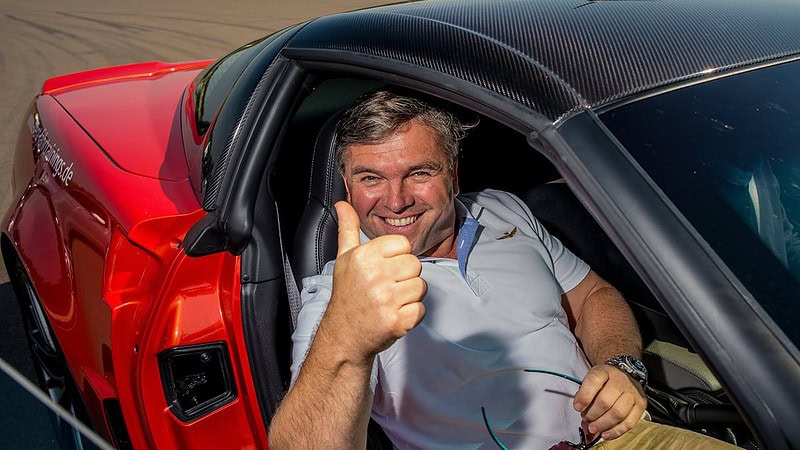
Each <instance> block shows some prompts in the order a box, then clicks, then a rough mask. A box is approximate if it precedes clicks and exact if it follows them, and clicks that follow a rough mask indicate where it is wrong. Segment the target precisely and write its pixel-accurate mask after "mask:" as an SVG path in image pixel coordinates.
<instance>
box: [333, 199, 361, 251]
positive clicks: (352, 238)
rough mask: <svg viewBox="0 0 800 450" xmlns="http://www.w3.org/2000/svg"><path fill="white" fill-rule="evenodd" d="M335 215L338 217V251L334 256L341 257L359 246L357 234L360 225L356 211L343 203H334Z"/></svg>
mask: <svg viewBox="0 0 800 450" xmlns="http://www.w3.org/2000/svg"><path fill="white" fill-rule="evenodd" d="M334 207H335V208H336V215H337V216H339V250H338V251H337V253H336V256H337V257H339V256H342V254H344V253H346V252H347V251H348V250H350V249H353V248H355V247H358V246H359V245H361V236H360V235H359V233H358V230H359V227H360V226H361V223H360V222H359V220H358V214H356V210H355V209H353V207H352V206H351V205H350V203H347V202H345V201H341V202H336V204H335V205H334Z"/></svg>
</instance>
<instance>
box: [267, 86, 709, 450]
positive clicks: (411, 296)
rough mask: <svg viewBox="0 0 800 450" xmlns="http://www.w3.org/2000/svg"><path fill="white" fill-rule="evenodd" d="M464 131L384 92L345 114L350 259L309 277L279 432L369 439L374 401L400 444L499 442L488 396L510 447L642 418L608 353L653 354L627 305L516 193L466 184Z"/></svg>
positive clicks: (277, 420) (607, 432)
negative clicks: (575, 381) (465, 188)
mask: <svg viewBox="0 0 800 450" xmlns="http://www.w3.org/2000/svg"><path fill="white" fill-rule="evenodd" d="M466 128H467V127H465V126H463V125H462V124H461V123H460V122H459V121H458V120H457V119H456V118H455V117H454V116H453V115H452V114H450V113H449V112H447V111H444V110H442V109H439V108H435V107H433V106H431V105H430V104H428V103H425V102H423V101H420V100H417V99H414V98H410V97H405V96H402V95H398V94H396V93H393V92H391V91H385V90H384V91H376V92H373V93H371V94H368V95H367V96H365V97H363V98H362V99H360V100H359V101H358V102H357V103H356V105H354V106H353V107H352V108H351V109H350V110H349V111H348V112H346V113H345V115H344V116H343V118H342V119H341V121H340V124H339V126H338V129H337V156H338V158H339V161H340V169H341V173H342V176H343V178H344V182H345V186H346V189H347V194H348V201H349V203H346V202H339V203H337V204H336V211H337V215H338V218H339V238H338V239H339V248H338V256H337V259H336V261H335V265H334V264H333V262H331V263H329V264H327V265H326V267H325V269H324V271H323V273H322V274H321V275H319V276H316V277H310V278H309V279H306V280H304V290H303V308H302V310H301V312H300V316H299V319H298V327H297V330H296V331H295V335H294V337H293V339H294V351H293V357H294V358H293V359H294V360H293V368H292V369H293V377H294V383H293V386H292V388H291V389H290V390H289V392H288V393H287V395H286V398H285V399H284V401H283V403H282V404H281V406H280V408H279V410H278V412H277V413H276V415H275V417H274V419H273V422H272V426H271V428H270V433H269V437H270V445H271V447H273V448H285V447H292V448H294V447H300V448H364V446H365V439H366V429H367V422H368V420H369V416H370V413H372V416H373V417H374V418H375V419H376V421H377V422H378V423H379V424H380V425H381V426H382V427H383V428H384V430H385V431H386V433H387V435H388V436H389V437H390V438H391V439H392V441H393V443H394V444H395V446H397V447H398V448H443V447H448V448H495V447H496V444H495V443H494V442H492V437H491V435H490V432H489V431H488V430H487V428H486V425H485V424H484V419H483V417H482V413H481V408H484V410H485V411H486V414H487V419H486V420H487V421H491V425H492V428H493V432H494V433H495V434H496V435H497V436H498V438H499V439H500V440H502V441H503V442H504V443H506V444H508V445H509V446H510V447H511V448H548V447H550V446H552V445H554V444H557V443H558V442H559V441H562V440H568V439H569V440H572V441H577V435H578V432H577V429H578V427H579V426H580V423H581V421H585V423H586V424H588V426H587V428H588V431H589V432H590V433H592V434H600V435H601V436H602V437H603V438H604V439H606V440H608V443H611V442H614V441H613V440H614V439H616V438H618V437H619V436H622V435H623V434H624V433H626V432H628V431H629V430H631V429H632V428H634V425H636V424H637V423H640V422H639V421H640V418H641V417H642V415H643V413H644V411H645V407H646V404H647V402H646V400H645V397H644V395H643V391H642V386H641V385H640V383H639V382H638V381H637V380H635V379H634V378H632V377H631V376H629V375H628V374H626V372H624V371H623V370H621V369H620V368H618V367H617V366H615V365H612V364H613V363H614V362H615V360H613V358H615V357H621V356H624V355H627V356H632V357H634V358H639V357H640V355H641V351H642V349H641V338H640V337H639V333H638V329H637V326H636V323H635V321H634V319H633V316H632V314H631V312H630V310H629V309H628V307H627V305H626V304H625V302H624V300H623V299H622V298H621V297H620V295H619V293H618V292H617V291H616V290H615V289H614V288H613V287H611V286H610V285H609V284H608V283H606V282H605V281H603V280H602V279H601V278H600V277H598V276H597V275H596V274H595V273H594V272H592V271H591V270H590V269H589V267H588V266H586V264H585V263H583V262H582V261H580V260H579V259H578V258H577V257H575V256H574V255H572V254H571V253H570V252H569V251H568V250H566V249H565V248H564V247H563V246H561V244H560V243H559V242H558V241H557V240H556V239H554V238H552V237H551V236H550V235H549V234H548V233H547V232H546V230H544V228H543V227H542V226H541V225H540V224H539V223H538V222H537V221H536V220H535V219H534V218H533V217H532V215H531V214H530V211H528V209H527V207H525V206H524V204H522V202H521V201H519V199H517V198H516V197H514V196H512V195H511V194H508V193H505V192H500V191H484V192H481V193H478V194H472V195H467V196H461V197H458V198H457V195H458V171H457V154H458V142H459V139H461V138H462V137H463V135H464V132H465V130H466ZM362 233H363V235H362ZM573 333H574V334H573ZM312 339H313V342H312ZM584 355H585V356H584ZM587 358H588V361H587ZM606 361H610V363H609V364H606V363H605V362H606ZM301 367H302V368H301ZM526 368H535V369H544V370H550V371H556V372H560V373H564V374H566V375H569V376H572V377H577V378H582V379H583V384H582V385H581V386H580V389H578V391H577V393H575V388H574V385H571V384H570V382H569V381H566V380H564V379H562V378H558V377H551V376H548V375H544V374H529V373H525V372H524V371H523V369H526ZM640 429H641V430H642V431H637V433H638V434H639V435H640V436H639V438H641V437H642V436H644V435H647V434H649V433H651V431H650V429H649V428H647V427H644V426H637V427H636V429H635V430H640ZM627 436H633V437H634V439H636V435H635V433H633V432H632V433H629V434H628V435H626V437H627ZM696 436H699V435H696ZM656 439H661V437H660V436H659V437H656ZM603 445H605V444H603ZM704 448H707V447H704Z"/></svg>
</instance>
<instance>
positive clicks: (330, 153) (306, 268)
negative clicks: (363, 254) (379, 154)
mask: <svg viewBox="0 0 800 450" xmlns="http://www.w3.org/2000/svg"><path fill="white" fill-rule="evenodd" d="M341 115H342V113H341V112H338V113H336V114H334V115H332V116H331V117H330V118H329V119H328V120H327V121H326V122H325V123H324V124H323V125H322V128H321V129H320V131H319V134H318V136H317V140H316V141H315V142H314V148H313V150H312V152H313V153H312V156H311V176H310V180H309V187H308V191H309V192H308V200H307V202H306V207H305V209H304V210H303V213H302V215H301V216H300V221H299V222H298V225H297V230H296V233H295V236H294V243H293V246H292V251H291V255H290V260H291V262H292V268H293V270H294V275H295V279H296V280H297V282H298V283H300V282H301V280H302V279H303V278H305V277H308V276H311V275H316V274H318V273H320V272H321V271H322V267H323V266H324V265H325V263H326V262H328V261H330V260H332V259H334V258H336V247H337V236H336V235H337V231H338V225H337V219H336V210H335V209H334V208H333V205H334V204H335V203H336V202H338V201H339V200H344V199H345V198H346V196H347V193H346V191H345V188H344V181H343V180H342V177H341V176H340V175H339V168H338V167H337V164H336V157H335V152H334V144H335V142H336V125H337V124H338V123H339V118H340V117H341ZM299 287H300V288H301V289H302V286H299Z"/></svg>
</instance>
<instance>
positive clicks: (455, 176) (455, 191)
mask: <svg viewBox="0 0 800 450" xmlns="http://www.w3.org/2000/svg"><path fill="white" fill-rule="evenodd" d="M459 193H460V190H459V188H458V159H456V160H455V162H453V197H455V196H456V195H458V194H459Z"/></svg>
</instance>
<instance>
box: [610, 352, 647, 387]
mask: <svg viewBox="0 0 800 450" xmlns="http://www.w3.org/2000/svg"><path fill="white" fill-rule="evenodd" d="M606 364H608V365H609V366H614V367H616V368H617V369H619V370H621V371H623V372H625V373H626V374H628V376H629V377H631V378H633V379H634V381H636V382H637V383H639V384H640V385H641V386H642V389H645V388H646V387H647V367H645V366H644V363H643V362H641V361H639V358H636V357H635V356H631V355H620V356H615V357H613V358H611V359H609V360H608V361H606Z"/></svg>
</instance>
